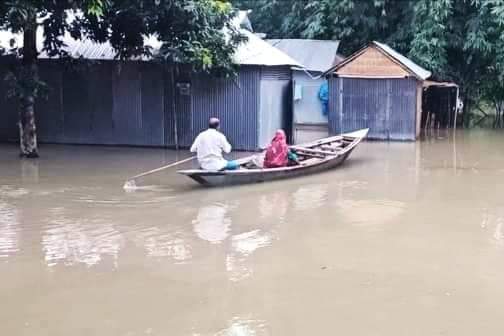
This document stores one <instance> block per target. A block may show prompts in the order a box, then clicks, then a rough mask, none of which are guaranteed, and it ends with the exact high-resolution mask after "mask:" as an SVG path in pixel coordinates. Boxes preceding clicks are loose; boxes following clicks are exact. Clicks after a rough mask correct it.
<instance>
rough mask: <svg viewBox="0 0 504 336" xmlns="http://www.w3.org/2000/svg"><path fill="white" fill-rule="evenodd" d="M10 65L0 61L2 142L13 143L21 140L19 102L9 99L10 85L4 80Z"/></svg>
mask: <svg viewBox="0 0 504 336" xmlns="http://www.w3.org/2000/svg"><path fill="white" fill-rule="evenodd" d="M9 66H10V63H8V62H7V61H6V60H5V59H4V60H2V59H0V141H13V140H15V139H18V138H19V135H18V133H19V131H18V126H17V122H18V102H17V100H16V99H14V98H7V90H8V83H7V82H6V81H5V80H3V78H4V77H5V75H6V73H7V71H8V68H9Z"/></svg>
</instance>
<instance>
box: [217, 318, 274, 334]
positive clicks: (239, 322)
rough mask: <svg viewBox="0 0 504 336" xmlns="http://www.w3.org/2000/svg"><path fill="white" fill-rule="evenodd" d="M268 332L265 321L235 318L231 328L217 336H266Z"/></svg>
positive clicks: (230, 322)
mask: <svg viewBox="0 0 504 336" xmlns="http://www.w3.org/2000/svg"><path fill="white" fill-rule="evenodd" d="M266 331H267V330H266V323H265V321H261V320H254V319H242V318H239V317H235V318H233V319H232V320H231V321H229V327H227V328H225V329H223V330H221V331H219V332H217V333H216V334H215V336H260V335H265V334H266Z"/></svg>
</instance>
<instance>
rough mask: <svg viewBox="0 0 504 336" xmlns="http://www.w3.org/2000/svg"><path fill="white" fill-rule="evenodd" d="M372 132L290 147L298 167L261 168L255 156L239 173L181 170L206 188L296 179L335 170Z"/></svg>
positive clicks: (244, 160) (243, 163)
mask: <svg viewBox="0 0 504 336" xmlns="http://www.w3.org/2000/svg"><path fill="white" fill-rule="evenodd" d="M368 130H369V129H362V130H359V131H355V132H352V133H345V134H342V135H337V136H332V137H329V138H324V139H320V140H316V141H313V142H310V143H305V144H302V145H297V146H290V148H291V150H293V151H295V152H296V154H297V155H298V157H299V164H297V165H294V166H288V167H281V168H258V167H257V166H255V167H254V166H253V164H252V162H253V161H254V157H255V156H254V155H252V156H248V157H245V158H241V159H239V160H237V161H238V162H239V164H240V169H238V170H225V171H209V170H202V169H190V170H180V171H178V173H179V174H182V175H186V176H188V177H190V178H192V179H193V180H195V181H196V182H198V183H200V184H202V185H205V186H219V185H230V184H243V183H257V182H265V181H272V180H278V179H284V178H291V177H297V176H302V175H308V174H313V173H318V172H321V171H324V170H328V169H332V168H334V167H337V166H339V165H340V164H341V163H343V162H344V161H345V160H346V158H347V157H348V156H349V155H350V153H351V152H352V151H353V150H354V149H355V147H357V145H358V144H359V143H360V142H361V141H362V139H364V138H365V137H366V135H367V133H368Z"/></svg>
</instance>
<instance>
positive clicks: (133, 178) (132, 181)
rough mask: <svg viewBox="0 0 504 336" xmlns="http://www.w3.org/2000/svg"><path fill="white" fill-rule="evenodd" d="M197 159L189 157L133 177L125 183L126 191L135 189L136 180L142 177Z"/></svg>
mask: <svg viewBox="0 0 504 336" xmlns="http://www.w3.org/2000/svg"><path fill="white" fill-rule="evenodd" d="M195 158H196V156H191V157H189V158H187V159H184V160H180V161H177V162H174V163H170V164H169V165H166V166H163V167H159V168H156V169H152V170H149V171H147V172H145V173H141V174H138V175H135V176H133V177H130V178H129V179H127V180H126V182H125V183H124V188H125V189H127V188H132V187H133V188H134V187H135V186H136V183H135V180H136V179H138V178H140V177H144V176H147V175H150V174H154V173H157V172H160V171H162V170H165V169H168V168H172V167H175V166H178V165H179V164H182V163H185V162H189V161H191V160H194V159H195Z"/></svg>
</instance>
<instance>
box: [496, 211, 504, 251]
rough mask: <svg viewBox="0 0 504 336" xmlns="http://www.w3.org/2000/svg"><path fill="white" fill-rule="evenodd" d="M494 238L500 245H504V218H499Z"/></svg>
mask: <svg viewBox="0 0 504 336" xmlns="http://www.w3.org/2000/svg"><path fill="white" fill-rule="evenodd" d="M494 238H495V240H496V241H497V242H498V243H499V244H500V245H504V218H502V217H499V218H497V225H495V232H494Z"/></svg>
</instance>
